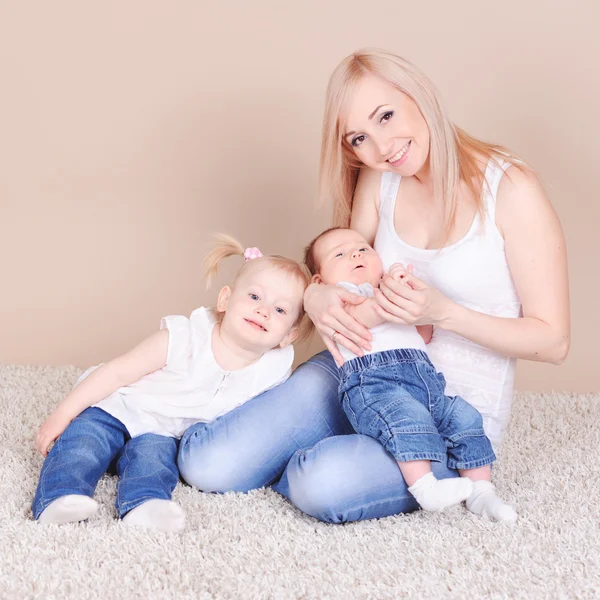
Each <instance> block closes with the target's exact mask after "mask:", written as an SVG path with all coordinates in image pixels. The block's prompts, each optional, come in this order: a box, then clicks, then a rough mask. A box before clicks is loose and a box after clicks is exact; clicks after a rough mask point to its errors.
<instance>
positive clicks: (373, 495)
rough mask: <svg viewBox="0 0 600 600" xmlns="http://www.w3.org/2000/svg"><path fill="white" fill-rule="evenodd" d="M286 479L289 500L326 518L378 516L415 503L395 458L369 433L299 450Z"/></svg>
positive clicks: (332, 520) (335, 520) (339, 520)
mask: <svg viewBox="0 0 600 600" xmlns="http://www.w3.org/2000/svg"><path fill="white" fill-rule="evenodd" d="M284 478H285V484H286V486H285V487H286V488H287V489H286V495H287V496H288V497H289V499H290V500H291V502H293V503H294V504H295V505H296V506H297V507H298V508H299V509H300V510H302V511H303V512H305V513H307V514H309V515H311V516H313V517H315V518H317V519H319V520H321V521H325V522H327V523H345V522H348V521H358V520H362V519H371V518H381V517H385V516H388V515H392V514H398V513H401V512H409V511H412V510H415V509H416V508H417V505H416V503H415V501H414V498H413V497H412V495H411V494H410V492H408V490H407V487H406V483H405V482H404V479H403V477H402V474H401V473H400V470H399V468H398V465H397V463H396V461H395V460H394V459H393V457H392V456H391V455H389V454H388V453H387V452H385V450H384V449H383V447H382V446H381V445H380V444H379V443H378V442H376V441H375V440H373V439H371V438H370V437H367V436H362V435H344V436H336V437H332V438H327V439H325V440H323V441H322V442H320V443H318V444H317V445H315V446H314V447H313V448H310V449H308V450H299V451H298V452H296V453H295V454H294V456H293V457H292V459H291V460H290V463H289V464H288V467H287V469H286V471H285V474H284V477H283V478H282V480H283V479H284Z"/></svg>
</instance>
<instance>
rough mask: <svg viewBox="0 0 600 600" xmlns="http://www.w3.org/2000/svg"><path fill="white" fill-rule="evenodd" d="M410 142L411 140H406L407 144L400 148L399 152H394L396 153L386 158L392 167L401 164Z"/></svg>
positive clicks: (406, 155)
mask: <svg viewBox="0 0 600 600" xmlns="http://www.w3.org/2000/svg"><path fill="white" fill-rule="evenodd" d="M411 143H412V142H408V144H406V146H404V147H403V148H401V149H400V151H399V152H396V154H394V156H392V158H388V159H387V162H388V163H390V165H392V167H399V166H400V165H401V164H403V163H404V162H405V161H406V159H407V157H408V152H409V150H410V147H411Z"/></svg>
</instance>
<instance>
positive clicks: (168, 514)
mask: <svg viewBox="0 0 600 600" xmlns="http://www.w3.org/2000/svg"><path fill="white" fill-rule="evenodd" d="M123 523H125V524H126V525H131V526H133V527H144V528H146V529H156V530H158V531H172V532H175V533H180V532H182V531H183V530H184V529H185V512H184V511H183V509H182V508H181V506H179V505H178V504H177V503H176V502H173V500H160V499H159V498H153V499H152V500H147V501H146V502H144V503H143V504H140V505H139V506H136V507H135V508H134V509H133V510H130V511H129V512H128V513H127V514H126V515H125V516H124V517H123Z"/></svg>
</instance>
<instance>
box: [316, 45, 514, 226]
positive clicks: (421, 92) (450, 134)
mask: <svg viewBox="0 0 600 600" xmlns="http://www.w3.org/2000/svg"><path fill="white" fill-rule="evenodd" d="M366 74H373V75H376V76H377V77H380V78H381V79H383V80H384V81H386V82H388V83H389V84H391V85H393V86H394V87H395V88H396V89H397V90H400V91H401V92H404V93H405V94H406V95H407V96H409V97H410V98H411V99H412V100H413V101H414V102H415V104H416V105H417V108H418V109H419V110H420V111H421V114H422V115H423V118H424V119H425V122H426V123H427V127H428V128H429V136H430V142H429V164H430V173H431V176H432V179H433V189H434V194H435V196H436V197H437V198H442V199H443V203H444V207H445V230H446V235H448V232H449V231H450V229H451V228H452V225H453V224H454V219H455V215H456V202H457V193H458V186H459V184H460V182H461V181H464V182H465V184H466V186H467V189H468V190H469V192H470V194H471V196H472V198H473V202H474V204H475V206H476V207H477V211H478V212H479V213H480V214H481V215H482V216H483V199H482V189H483V185H484V174H483V172H482V170H481V167H480V165H481V160H482V159H483V160H486V162H487V161H489V160H490V159H497V157H498V155H500V156H502V155H505V156H514V155H510V153H509V152H508V151H507V150H506V149H505V148H503V147H502V146H499V145H497V144H488V143H486V142H482V141H480V140H477V139H475V138H473V137H471V136H470V135H468V134H467V133H465V132H464V131H463V130H462V129H460V128H458V127H456V126H455V125H453V124H452V122H451V121H450V119H449V118H448V116H447V114H446V111H445V110H444V107H443V106H442V104H441V102H440V97H439V94H438V92H437V90H436V89H435V86H434V85H433V83H432V82H431V81H430V80H429V79H428V78H427V76H426V75H425V74H424V73H422V72H421V71H420V70H419V69H417V67H415V66H414V65H412V64H411V63H410V62H408V61H407V60H404V59H403V58H400V57H399V56H396V55H394V54H390V53H388V52H384V51H382V50H370V49H369V50H359V51H358V52H354V53H353V54H351V55H350V56H348V57H347V58H345V59H344V60H343V61H342V62H341V63H340V64H339V65H338V66H337V68H336V69H335V71H334V72H333V74H332V75H331V78H330V80H329V85H328V87H327V96H326V101H325V117H324V120H323V132H322V144H321V169H320V174H319V197H320V199H321V200H322V201H326V202H333V206H334V211H333V221H334V226H340V227H348V226H349V224H350V214H351V212H352V198H353V195H354V190H355V188H356V182H357V179H358V173H359V171H360V168H361V166H362V163H361V162H360V161H359V160H358V158H357V157H356V155H355V154H354V153H353V152H352V150H351V149H350V148H348V147H347V145H345V144H344V143H343V135H344V131H343V128H344V123H342V122H341V118H342V115H343V114H344V112H345V110H346V107H347V105H348V102H349V101H350V99H351V97H352V95H353V94H354V92H355V90H356V87H357V84H358V82H359V81H360V80H361V78H362V77H363V76H364V75H366ZM478 158H479V160H478Z"/></svg>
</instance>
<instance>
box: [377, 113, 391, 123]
mask: <svg viewBox="0 0 600 600" xmlns="http://www.w3.org/2000/svg"><path fill="white" fill-rule="evenodd" d="M393 116H394V111H393V110H389V111H388V112H385V113H383V114H382V115H381V119H380V122H381V123H385V122H386V121H389V120H390V119H391V118H392V117H393Z"/></svg>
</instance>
